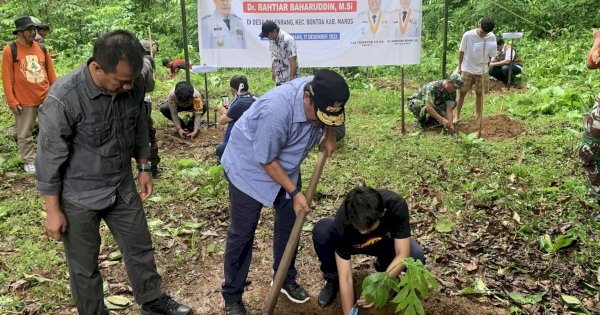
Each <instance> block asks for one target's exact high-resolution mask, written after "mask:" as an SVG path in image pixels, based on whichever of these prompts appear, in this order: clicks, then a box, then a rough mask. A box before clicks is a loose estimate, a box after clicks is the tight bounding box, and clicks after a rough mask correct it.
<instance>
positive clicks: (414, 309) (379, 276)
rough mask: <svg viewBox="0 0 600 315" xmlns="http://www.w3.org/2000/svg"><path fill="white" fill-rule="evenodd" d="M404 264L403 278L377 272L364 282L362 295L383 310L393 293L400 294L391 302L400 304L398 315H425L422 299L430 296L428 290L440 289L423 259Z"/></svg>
mask: <svg viewBox="0 0 600 315" xmlns="http://www.w3.org/2000/svg"><path fill="white" fill-rule="evenodd" d="M401 264H403V265H404V266H405V267H406V271H405V273H404V276H402V278H401V279H398V278H392V277H390V276H389V275H388V274H387V273H386V272H376V273H373V274H371V275H369V276H368V277H366V278H365V280H364V281H363V283H362V290H363V292H362V294H363V296H364V297H365V298H366V299H367V300H368V301H371V302H373V304H374V305H375V307H376V308H382V307H383V306H385V304H387V302H388V300H389V298H390V294H393V293H392V290H393V291H394V292H397V294H396V295H395V296H394V298H393V299H392V300H391V301H392V302H393V303H396V304H398V306H397V307H396V313H400V312H403V313H404V314H420V315H424V314H425V309H424V308H423V304H422V302H421V301H422V300H424V299H426V298H427V296H428V295H429V289H430V288H431V289H433V290H437V289H438V288H439V284H438V282H437V280H436V279H435V277H434V276H433V274H432V273H431V272H430V271H429V270H428V269H427V268H426V267H425V266H424V265H423V263H422V262H421V261H420V260H414V259H413V258H411V257H409V258H406V259H404V260H403V261H402V262H401Z"/></svg>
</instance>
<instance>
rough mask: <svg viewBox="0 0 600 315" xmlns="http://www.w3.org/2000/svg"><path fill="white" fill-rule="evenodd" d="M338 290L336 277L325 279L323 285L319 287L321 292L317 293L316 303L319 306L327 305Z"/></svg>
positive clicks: (331, 301)
mask: <svg viewBox="0 0 600 315" xmlns="http://www.w3.org/2000/svg"><path fill="white" fill-rule="evenodd" d="M339 290H340V285H339V283H338V279H327V281H326V282H325V285H324V286H323V288H322V289H321V293H319V299H318V300H317V304H319V306H327V305H329V304H331V303H333V301H335V298H336V297H337V295H338V291H339Z"/></svg>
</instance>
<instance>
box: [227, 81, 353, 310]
mask: <svg viewBox="0 0 600 315" xmlns="http://www.w3.org/2000/svg"><path fill="white" fill-rule="evenodd" d="M349 97H350V91H349V89H348V85H347V84H346V81H345V80H344V79H343V78H342V77H341V76H340V75H339V74H337V73H336V72H334V71H331V70H326V69H323V70H319V71H318V72H317V73H316V74H315V76H314V77H304V78H298V79H295V80H292V81H290V82H288V83H286V84H284V85H281V86H279V87H276V88H274V89H272V90H271V91H269V92H268V93H267V94H265V95H264V96H262V97H261V98H259V99H258V100H257V101H256V102H254V104H253V105H252V106H251V107H250V109H249V110H247V111H246V112H245V113H244V115H243V116H242V117H241V118H240V119H239V120H238V121H237V122H236V123H235V125H234V126H233V130H232V131H231V136H230V138H229V142H228V144H227V147H226V148H225V153H224V154H223V158H222V159H221V163H222V164H223V168H224V169H225V173H226V176H227V179H228V181H229V201H230V212H231V213H230V218H231V223H230V225H229V230H228V232H227V241H226V245H225V262H224V273H225V280H224V281H223V284H222V286H221V292H222V295H223V299H224V300H225V313H226V314H229V315H240V314H242V315H243V314H246V309H245V307H244V305H243V303H242V293H243V291H244V283H245V281H246V278H247V276H248V270H249V268H250V261H251V258H252V243H253V241H254V233H255V231H256V226H257V224H258V219H259V217H260V210H261V209H262V207H263V205H269V206H270V205H274V208H275V226H274V232H273V238H274V240H273V253H274V259H273V269H274V271H276V270H275V269H276V268H277V266H279V262H280V261H281V256H282V255H283V252H284V250H285V246H286V243H287V241H288V238H289V236H290V232H291V230H292V227H293V225H294V221H295V219H296V214H297V213H300V212H301V211H306V212H308V211H309V210H310V209H309V207H308V203H307V200H306V197H305V196H304V194H303V193H302V192H301V191H300V190H301V182H300V164H301V163H302V161H303V160H304V158H305V157H306V156H307V155H308V153H309V152H310V150H311V149H312V148H313V146H314V145H315V144H316V143H317V142H319V139H321V136H322V135H323V132H325V138H324V139H323V140H322V141H321V145H320V146H321V149H323V150H326V152H327V153H328V154H329V156H331V153H332V152H333V150H334V148H335V144H336V141H335V128H334V127H336V126H341V125H343V123H344V118H345V117H344V104H345V103H346V101H348V98H349ZM295 256H296V255H295V254H294V257H293V259H292V263H291V264H290V267H289V269H288V272H287V277H286V280H285V281H284V284H283V287H282V289H281V291H282V292H283V293H284V294H285V295H286V296H287V297H288V298H289V299H290V300H292V301H293V302H296V303H304V302H306V301H308V300H309V296H308V293H307V292H306V290H305V289H304V288H302V287H301V286H300V285H298V283H297V282H296V268H295V266H294V261H295Z"/></svg>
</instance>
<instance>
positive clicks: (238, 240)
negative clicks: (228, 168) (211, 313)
mask: <svg viewBox="0 0 600 315" xmlns="http://www.w3.org/2000/svg"><path fill="white" fill-rule="evenodd" d="M298 187H301V183H300V180H299V183H298ZM229 203H230V204H229V209H230V219H231V223H230V224H229V230H228V231H227V240H226V242H225V261H224V272H225V281H223V284H222V285H221V294H222V295H223V299H224V300H225V302H226V303H234V302H238V301H241V299H242V293H243V292H244V283H245V282H246V278H247V277H248V270H249V269H250V261H251V260H252V244H253V243H254V233H255V232H256V226H257V225H258V219H259V217H260V210H261V209H262V207H263V205H262V204H261V203H260V202H258V201H256V200H255V199H254V198H252V197H250V196H248V195H246V194H245V193H243V192H242V191H240V190H239V189H237V188H236V187H235V186H234V185H233V184H232V183H231V182H229ZM273 205H274V206H275V227H274V231H273V257H274V259H273V270H274V272H277V267H278V266H279V263H280V262H281V256H283V252H284V251H285V246H286V244H287V241H288V238H289V237H290V233H291V232H292V227H293V226H294V221H295V220H296V213H295V212H294V209H293V203H292V200H291V199H286V191H285V190H284V189H283V188H281V189H280V190H279V193H278V194H277V197H276V198H275V202H274V203H273ZM297 253H298V252H297V249H296V252H295V253H294V257H293V258H292V262H291V264H290V267H289V269H288V272H287V277H286V280H285V282H286V283H290V282H295V281H296V274H297V271H296V266H295V262H296V255H297ZM265 276H266V275H265Z"/></svg>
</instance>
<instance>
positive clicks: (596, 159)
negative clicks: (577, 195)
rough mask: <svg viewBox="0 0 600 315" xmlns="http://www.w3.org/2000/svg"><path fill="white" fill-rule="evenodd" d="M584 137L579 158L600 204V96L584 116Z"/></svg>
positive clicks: (589, 184) (590, 186)
mask: <svg viewBox="0 0 600 315" xmlns="http://www.w3.org/2000/svg"><path fill="white" fill-rule="evenodd" d="M583 127H584V128H585V131H584V132H583V137H582V139H581V145H580V146H579V158H580V159H581V161H582V162H583V164H582V166H583V170H584V172H585V176H586V177H587V178H588V186H589V188H590V190H591V192H592V194H593V195H594V197H595V198H596V200H597V201H598V203H599V204H600V172H599V170H598V164H600V98H598V99H596V103H595V104H594V107H592V110H591V111H590V112H588V113H587V114H585V115H584V116H583Z"/></svg>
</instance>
